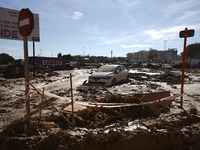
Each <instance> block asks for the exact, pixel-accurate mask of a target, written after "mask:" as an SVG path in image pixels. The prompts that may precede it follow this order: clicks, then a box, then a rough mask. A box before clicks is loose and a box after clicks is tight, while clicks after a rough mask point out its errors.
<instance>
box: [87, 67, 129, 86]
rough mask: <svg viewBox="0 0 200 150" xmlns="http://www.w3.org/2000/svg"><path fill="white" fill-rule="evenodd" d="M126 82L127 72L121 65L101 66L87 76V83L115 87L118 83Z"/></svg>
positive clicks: (127, 79) (127, 78)
mask: <svg viewBox="0 0 200 150" xmlns="http://www.w3.org/2000/svg"><path fill="white" fill-rule="evenodd" d="M128 81H129V75H128V70H127V69H126V68H125V66H123V65H103V66H101V67H100V68H99V69H98V70H97V71H96V72H94V73H93V74H91V75H90V76H89V83H103V84H105V85H115V84H116V83H119V82H128Z"/></svg>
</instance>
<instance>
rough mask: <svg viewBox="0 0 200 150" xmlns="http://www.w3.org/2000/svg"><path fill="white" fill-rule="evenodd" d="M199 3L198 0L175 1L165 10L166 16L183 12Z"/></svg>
mask: <svg viewBox="0 0 200 150" xmlns="http://www.w3.org/2000/svg"><path fill="white" fill-rule="evenodd" d="M197 3H199V2H198V1H197V0H185V1H180V2H173V3H171V5H169V6H168V7H166V10H165V17H166V18H167V17H170V16H171V15H174V14H177V13H183V12H185V11H187V10H189V9H190V8H192V7H194V6H196V5H197Z"/></svg>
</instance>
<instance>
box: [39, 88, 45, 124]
mask: <svg viewBox="0 0 200 150" xmlns="http://www.w3.org/2000/svg"><path fill="white" fill-rule="evenodd" d="M43 99H44V88H43V91H42V99H41V104H40V115H39V121H38V124H40V119H41V114H42V103H43Z"/></svg>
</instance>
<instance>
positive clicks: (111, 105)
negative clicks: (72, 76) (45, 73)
mask: <svg viewBox="0 0 200 150" xmlns="http://www.w3.org/2000/svg"><path fill="white" fill-rule="evenodd" d="M32 90H33V91H36V90H35V89H32ZM38 90H39V91H40V92H42V90H41V89H38ZM44 95H45V96H48V97H54V98H57V99H63V100H65V101H67V102H71V100H68V99H66V98H64V97H61V96H58V95H55V94H52V93H49V92H46V91H45V92H44ZM179 96H181V94H175V95H173V96H168V97H165V98H162V99H159V100H155V101H152V102H145V103H144V102H143V101H141V103H138V104H136V103H92V102H82V101H74V103H76V104H79V105H83V106H87V107H95V108H118V107H130V106H140V105H148V104H153V103H158V102H163V101H168V100H174V99H175V98H177V97H179Z"/></svg>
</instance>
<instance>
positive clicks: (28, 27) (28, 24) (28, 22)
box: [18, 8, 34, 36]
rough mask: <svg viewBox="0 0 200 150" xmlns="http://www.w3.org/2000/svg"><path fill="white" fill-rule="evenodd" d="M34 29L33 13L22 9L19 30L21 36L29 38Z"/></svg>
mask: <svg viewBox="0 0 200 150" xmlns="http://www.w3.org/2000/svg"><path fill="white" fill-rule="evenodd" d="M33 27H34V19H33V14H32V12H31V11H30V10H29V9H28V8H27V9H22V10H21V11H20V13H19V18H18V28H19V33H20V34H21V36H28V35H30V34H31V32H32V30H33Z"/></svg>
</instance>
